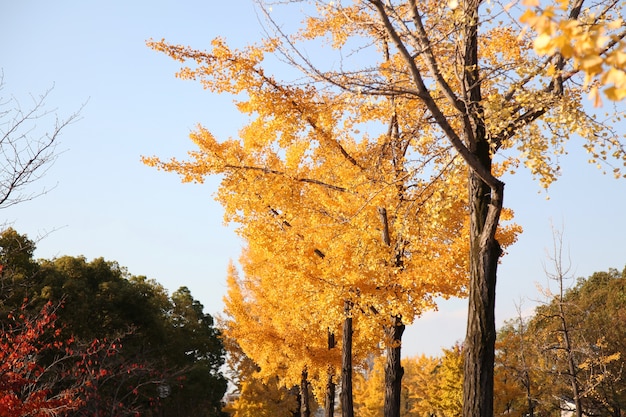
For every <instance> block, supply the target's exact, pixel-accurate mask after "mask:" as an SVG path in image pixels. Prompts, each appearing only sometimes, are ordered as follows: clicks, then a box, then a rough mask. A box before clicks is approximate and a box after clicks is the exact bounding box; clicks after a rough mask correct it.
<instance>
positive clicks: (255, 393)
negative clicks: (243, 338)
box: [223, 336, 298, 417]
mask: <svg viewBox="0 0 626 417" xmlns="http://www.w3.org/2000/svg"><path fill="white" fill-rule="evenodd" d="M223 340H224V346H225V348H226V350H227V352H228V356H227V363H226V364H227V366H228V368H229V372H228V374H229V375H230V378H229V379H230V382H231V383H232V384H233V385H234V386H235V390H234V391H233V392H232V393H231V394H229V395H228V397H227V401H226V404H225V406H224V411H225V412H227V413H229V414H230V415H231V416H232V417H256V416H261V417H274V416H276V417H293V416H294V415H295V412H296V410H297V409H298V404H297V401H298V399H297V395H295V393H294V390H290V389H288V388H286V387H285V386H283V384H281V383H280V381H279V379H278V377H277V376H276V377H269V378H267V377H266V378H264V377H262V376H260V375H259V373H258V371H259V367H258V365H257V364H256V363H254V361H252V359H250V358H249V357H248V356H246V354H245V353H243V351H242V350H241V347H239V345H238V344H237V342H236V341H235V340H234V339H232V338H229V337H226V336H223Z"/></svg>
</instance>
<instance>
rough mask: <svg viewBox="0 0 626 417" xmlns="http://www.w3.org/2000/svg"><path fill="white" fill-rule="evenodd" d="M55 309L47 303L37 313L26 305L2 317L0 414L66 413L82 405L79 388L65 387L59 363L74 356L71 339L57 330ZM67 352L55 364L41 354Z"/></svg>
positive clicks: (13, 416) (18, 416) (12, 416)
mask: <svg viewBox="0 0 626 417" xmlns="http://www.w3.org/2000/svg"><path fill="white" fill-rule="evenodd" d="M55 322H56V315H55V308H54V306H53V305H52V304H51V303H50V304H46V305H45V306H44V307H43V308H42V309H41V311H40V312H39V313H38V314H36V315H34V316H31V317H29V316H27V315H26V314H25V309H24V307H22V308H20V309H17V310H15V311H14V313H13V314H9V315H8V316H7V317H2V328H1V330H0V415H2V416H6V417H21V416H37V417H40V416H49V415H66V414H68V413H69V412H70V411H73V410H75V409H77V408H79V407H80V406H81V404H82V402H81V401H80V399H79V388H80V387H78V386H75V385H73V384H68V385H65V386H63V384H61V383H60V381H59V379H58V375H57V372H58V368H57V366H55V365H57V364H58V363H59V362H62V361H63V360H67V359H68V357H72V356H73V352H72V350H71V340H63V339H62V338H60V337H59V336H60V334H59V332H58V329H55ZM59 348H62V350H61V352H63V353H62V354H61V355H60V356H58V357H57V358H56V359H55V361H54V362H53V363H52V364H45V365H44V364H42V363H41V362H40V359H41V356H42V355H46V354H48V353H49V352H51V351H58V350H59Z"/></svg>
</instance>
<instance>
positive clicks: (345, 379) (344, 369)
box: [341, 301, 354, 417]
mask: <svg viewBox="0 0 626 417" xmlns="http://www.w3.org/2000/svg"><path fill="white" fill-rule="evenodd" d="M351 310H352V303H350V302H349V301H346V302H345V303H344V313H345V318H344V321H343V343H342V347H341V417H354V403H353V401H352V311H351Z"/></svg>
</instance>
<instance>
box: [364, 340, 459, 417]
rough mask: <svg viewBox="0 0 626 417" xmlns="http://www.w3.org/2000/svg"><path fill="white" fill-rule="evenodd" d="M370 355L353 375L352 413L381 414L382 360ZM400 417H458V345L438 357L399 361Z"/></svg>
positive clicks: (416, 357) (418, 357)
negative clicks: (400, 377) (364, 364)
mask: <svg viewBox="0 0 626 417" xmlns="http://www.w3.org/2000/svg"><path fill="white" fill-rule="evenodd" d="M385 360H386V358H385V357H384V356H380V357H377V358H372V360H371V361H370V365H369V366H368V367H367V368H366V369H364V370H363V371H361V372H359V373H357V375H356V377H355V384H354V385H355V388H354V397H355V399H354V404H355V414H356V415H358V416H360V417H383V415H384V414H383V392H384V390H383V389H382V388H383V387H384V384H385V371H384V361H385ZM402 367H403V369H404V376H403V378H402V398H401V406H400V409H401V412H400V415H401V416H402V417H422V416H437V417H458V416H460V415H461V409H462V397H463V352H462V349H461V346H460V345H455V346H453V347H452V348H450V349H443V351H442V355H441V356H440V357H430V356H426V355H419V356H415V357H410V358H405V359H403V360H402Z"/></svg>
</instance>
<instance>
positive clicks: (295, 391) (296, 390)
mask: <svg viewBox="0 0 626 417" xmlns="http://www.w3.org/2000/svg"><path fill="white" fill-rule="evenodd" d="M291 392H292V393H293V394H294V395H295V396H296V409H295V410H293V412H292V413H291V415H292V416H293V417H301V416H300V410H301V409H302V395H300V387H299V386H297V385H295V386H293V387H292V388H291Z"/></svg>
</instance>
